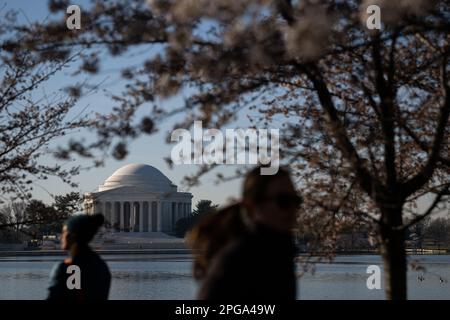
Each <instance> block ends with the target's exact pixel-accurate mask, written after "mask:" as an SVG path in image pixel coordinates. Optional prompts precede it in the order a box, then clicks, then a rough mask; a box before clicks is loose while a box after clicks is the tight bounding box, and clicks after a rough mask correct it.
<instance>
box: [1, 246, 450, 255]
mask: <svg viewBox="0 0 450 320" xmlns="http://www.w3.org/2000/svg"><path fill="white" fill-rule="evenodd" d="M94 250H95V251H96V252H97V253H98V254H100V255H140V254H142V255H145V254H147V255H169V254H176V255H192V254H194V252H192V250H190V249H186V248H159V249H158V248H152V249H96V248H94ZM436 251H437V250H430V251H427V252H411V251H410V252H407V256H411V255H450V253H449V252H444V251H438V252H436ZM66 255H67V252H66V251H63V250H20V251H19V250H11V251H9V250H4V251H3V250H2V251H0V257H39V256H66ZM333 255H334V256H359V255H371V256H372V255H373V256H379V255H380V253H379V252H377V251H340V252H335V253H334V254H333ZM307 256H310V253H308V252H298V254H297V257H307ZM314 256H316V257H318V256H320V254H315V255H314ZM324 256H325V255H324Z"/></svg>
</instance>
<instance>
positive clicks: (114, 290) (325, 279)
mask: <svg viewBox="0 0 450 320" xmlns="http://www.w3.org/2000/svg"><path fill="white" fill-rule="evenodd" d="M103 258H104V259H105V260H106V261H107V263H108V265H109V268H110V270H111V272H112V276H113V279H112V285H111V291H110V299H125V300H128V299H130V300H133V299H137V300H147V299H148V300H158V299H170V300H171V299H194V298H195V294H196V290H197V284H196V282H195V281H194V279H193V278H192V276H191V265H192V259H191V257H190V256H188V255H144V254H140V255H105V256H103ZM62 259H63V257H54V256H41V257H1V258H0V299H44V298H45V297H46V287H47V284H48V281H49V273H50V270H51V268H52V266H53V264H55V263H56V262H57V261H61V260H62ZM409 260H410V261H413V260H414V261H419V263H420V265H421V266H423V267H425V269H426V270H425V271H416V270H411V268H410V270H409V272H408V296H409V299H450V256H447V255H430V256H410V257H409ZM369 265H379V266H382V263H381V259H380V257H379V256H371V255H354V256H338V257H336V258H335V259H334V261H333V262H331V263H319V264H317V265H316V270H315V273H314V274H310V273H308V274H306V275H304V276H302V277H301V278H299V279H298V292H297V297H298V298H299V299H384V298H385V294H384V290H383V289H384V280H382V289H381V290H376V289H374V290H369V289H367V286H366V281H367V278H368V277H369V274H367V273H366V271H367V267H368V266H369ZM381 270H382V268H381ZM382 272H383V270H382ZM267 276H268V277H269V276H270V275H267ZM422 276H423V280H422V281H419V279H418V278H419V277H422ZM261 281H264V279H261Z"/></svg>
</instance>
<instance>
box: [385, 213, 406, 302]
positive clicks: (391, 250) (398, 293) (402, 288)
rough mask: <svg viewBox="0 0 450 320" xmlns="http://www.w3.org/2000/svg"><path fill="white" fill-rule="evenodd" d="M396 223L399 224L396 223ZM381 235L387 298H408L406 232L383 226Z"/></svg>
mask: <svg viewBox="0 0 450 320" xmlns="http://www.w3.org/2000/svg"><path fill="white" fill-rule="evenodd" d="M400 212H401V211H400ZM396 214H398V213H396ZM389 220H390V219H389ZM400 220H401V213H400ZM390 222H391V223H392V222H393V221H392V220H391V221H390ZM395 225H399V224H397V223H395ZM380 236H381V255H382V257H383V264H384V275H385V287H386V298H387V299H389V300H406V299H407V284H406V279H407V277H406V276H407V261H406V251H405V232H404V231H403V230H392V229H391V228H390V227H387V226H384V227H381V230H380Z"/></svg>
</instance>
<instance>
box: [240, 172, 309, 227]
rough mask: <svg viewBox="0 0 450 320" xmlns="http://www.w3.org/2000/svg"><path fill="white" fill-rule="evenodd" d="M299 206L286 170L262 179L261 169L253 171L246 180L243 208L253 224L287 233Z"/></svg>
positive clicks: (263, 176) (298, 200)
mask: <svg viewBox="0 0 450 320" xmlns="http://www.w3.org/2000/svg"><path fill="white" fill-rule="evenodd" d="M300 203H301V198H300V196H299V195H298V194H297V192H296V191H295V188H294V185H293V183H292V180H291V177H290V174H289V172H288V171H287V170H286V169H283V168H280V169H279V170H278V172H277V173H276V174H274V175H261V172H260V167H256V168H255V169H253V170H252V171H250V172H249V174H248V175H247V176H246V178H245V181H244V185H243V192H242V206H243V207H244V209H245V212H246V214H247V216H248V218H249V219H250V220H251V221H252V222H254V223H255V224H261V225H264V226H266V227H269V228H272V229H274V230H276V231H280V232H289V231H290V230H291V228H292V227H293V225H294V222H295V217H296V213H297V210H298V207H299V205H300Z"/></svg>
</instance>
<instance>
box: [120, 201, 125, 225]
mask: <svg viewBox="0 0 450 320" xmlns="http://www.w3.org/2000/svg"><path fill="white" fill-rule="evenodd" d="M119 206H120V231H123V229H124V228H125V203H122V201H120V202H119Z"/></svg>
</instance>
